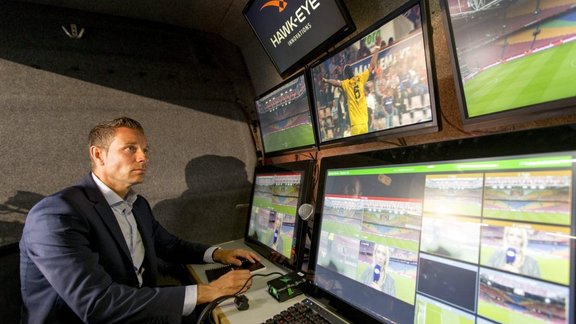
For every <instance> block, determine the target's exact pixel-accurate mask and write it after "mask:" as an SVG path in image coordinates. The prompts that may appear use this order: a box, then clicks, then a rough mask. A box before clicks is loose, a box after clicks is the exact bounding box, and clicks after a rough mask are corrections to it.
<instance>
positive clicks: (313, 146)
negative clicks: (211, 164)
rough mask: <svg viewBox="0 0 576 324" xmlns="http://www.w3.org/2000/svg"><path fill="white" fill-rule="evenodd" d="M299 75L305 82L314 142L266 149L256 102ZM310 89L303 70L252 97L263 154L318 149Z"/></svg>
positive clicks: (273, 154)
mask: <svg viewBox="0 0 576 324" xmlns="http://www.w3.org/2000/svg"><path fill="white" fill-rule="evenodd" d="M300 77H301V78H303V79H304V84H305V89H306V90H305V91H306V102H307V104H308V114H309V115H310V123H311V127H312V133H313V136H314V143H312V144H307V145H300V146H295V147H291V148H287V149H283V150H276V151H267V150H266V146H265V144H264V133H263V132H262V122H261V117H260V113H259V112H258V108H257V107H256V102H257V101H258V100H261V99H262V98H264V97H266V96H268V95H270V94H271V93H273V92H275V91H277V90H278V89H280V88H282V87H284V86H286V85H287V84H289V83H290V82H292V81H294V80H296V79H298V78H300ZM310 89H311V88H310V84H309V81H308V78H307V77H306V74H305V73H304V71H300V72H298V73H296V74H294V75H292V76H290V78H288V79H286V80H284V81H282V82H280V83H279V84H277V85H276V86H274V87H273V88H271V89H269V90H267V91H265V92H263V93H262V94H261V95H259V96H257V97H256V98H254V106H255V107H256V108H255V109H256V116H257V118H258V129H259V132H260V133H259V134H260V144H261V145H262V153H263V154H264V156H269V157H274V156H279V155H283V154H288V153H302V152H309V151H314V150H317V149H318V138H317V134H316V119H315V118H314V114H313V108H312V101H311V95H310Z"/></svg>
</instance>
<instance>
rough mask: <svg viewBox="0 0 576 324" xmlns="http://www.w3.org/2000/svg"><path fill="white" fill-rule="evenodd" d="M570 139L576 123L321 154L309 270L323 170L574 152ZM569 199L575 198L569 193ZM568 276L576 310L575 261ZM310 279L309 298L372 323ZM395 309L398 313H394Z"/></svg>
mask: <svg viewBox="0 0 576 324" xmlns="http://www.w3.org/2000/svg"><path fill="white" fill-rule="evenodd" d="M518 143H527V145H519V144H518ZM575 143H576V124H571V125H561V126H554V127H546V128H538V129H530V130H524V131H518V132H511V133H501V134H493V135H486V136H481V137H473V138H466V139H458V140H450V141H444V142H438V143H431V144H421V145H414V146H410V147H400V148H393V149H387V150H379V151H369V152H363V153H355V154H348V155H343V156H337V157H328V158H324V159H322V161H321V166H320V171H319V175H318V191H317V195H318V196H317V198H316V200H317V205H316V211H315V219H314V227H313V237H312V246H311V252H310V264H309V269H310V270H311V271H312V272H315V271H316V264H317V262H318V257H319V255H318V253H319V252H318V251H319V248H320V247H319V242H320V240H319V238H320V227H319V225H318V224H321V222H322V218H323V215H322V211H323V203H324V200H323V195H324V192H325V190H326V179H327V172H328V170H334V169H350V168H358V167H373V166H382V167H390V166H396V165H398V166H399V167H403V166H405V165H410V164H415V163H426V162H432V163H433V162H438V161H454V160H469V159H482V158H493V157H501V156H502V157H507V156H515V155H531V154H540V153H542V154H546V153H562V152H568V151H571V152H574V151H576V144H575ZM573 179H574V176H573ZM573 181H574V180H573ZM574 186H576V183H573V184H572V187H574ZM572 197H574V194H573V193H572ZM572 199H573V200H572V207H571V209H572V215H573V216H574V215H575V214H576V213H575V212H574V208H576V207H575V206H574V203H575V202H574V198H572ZM570 231H571V232H572V233H576V219H575V218H574V217H572V223H571V225H570ZM572 235H574V234H572ZM574 242H575V241H574V238H572V239H571V242H570V243H571V244H570V246H571V247H570V250H571V254H572V258H573V256H574V253H575V252H576V251H575V249H574V246H575V244H574ZM419 267H420V266H419ZM324 271H325V270H324ZM569 276H570V287H569V288H570V292H569V301H570V304H568V305H567V307H569V309H570V310H571V311H573V310H574V309H576V263H575V262H572V264H571V265H570V269H569ZM315 279H316V278H313V279H312V280H311V281H310V282H309V286H308V291H309V293H310V294H311V295H312V296H315V297H317V298H320V299H323V300H324V301H325V302H326V303H328V304H330V305H331V306H332V307H334V308H335V309H336V310H337V311H338V312H339V313H340V314H344V315H346V316H347V317H348V319H350V320H352V321H353V322H372V321H374V320H375V318H373V317H371V316H370V315H369V314H367V313H365V312H363V311H361V310H360V309H358V308H357V307H355V306H353V305H350V304H347V303H346V302H345V301H343V300H342V299H341V298H339V297H338V296H337V294H336V292H335V290H327V289H324V288H322V287H320V286H319V285H317V284H316V283H315V282H314V280H315ZM324 279H325V278H324ZM347 280H348V279H347ZM336 285H338V283H336ZM381 307H382V308H385V307H395V305H394V303H393V302H391V301H389V300H386V301H381ZM414 307H416V305H414ZM399 312H400V311H398V312H397V313H399ZM567 316H568V317H567V321H568V322H569V323H572V322H573V321H574V320H575V317H574V314H567Z"/></svg>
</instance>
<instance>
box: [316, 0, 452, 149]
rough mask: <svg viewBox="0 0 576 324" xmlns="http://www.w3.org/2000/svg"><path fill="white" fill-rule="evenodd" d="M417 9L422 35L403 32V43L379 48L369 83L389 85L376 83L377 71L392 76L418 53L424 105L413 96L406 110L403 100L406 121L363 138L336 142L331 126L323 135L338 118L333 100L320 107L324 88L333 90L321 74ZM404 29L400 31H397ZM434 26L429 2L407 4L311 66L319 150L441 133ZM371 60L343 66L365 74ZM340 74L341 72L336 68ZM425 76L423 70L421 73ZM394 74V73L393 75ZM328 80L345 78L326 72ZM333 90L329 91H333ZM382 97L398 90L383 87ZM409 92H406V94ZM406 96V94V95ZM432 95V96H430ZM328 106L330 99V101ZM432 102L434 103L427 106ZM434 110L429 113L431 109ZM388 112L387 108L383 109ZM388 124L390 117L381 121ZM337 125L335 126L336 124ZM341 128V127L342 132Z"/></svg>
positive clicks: (339, 138) (338, 138)
mask: <svg viewBox="0 0 576 324" xmlns="http://www.w3.org/2000/svg"><path fill="white" fill-rule="evenodd" d="M415 6H419V8H420V26H418V25H416V28H415V30H419V29H420V30H421V33H413V31H411V32H410V33H407V32H405V31H401V32H400V33H401V34H402V36H403V37H402V39H396V40H395V42H394V43H393V45H392V46H390V45H388V43H387V45H388V46H387V47H384V48H380V53H379V56H378V61H379V62H378V63H377V68H376V69H375V70H374V72H373V73H372V75H371V76H370V78H369V81H368V82H370V81H377V82H374V83H375V86H374V89H376V85H377V84H378V82H380V80H384V79H385V77H383V76H382V77H379V80H375V72H377V70H378V69H381V70H382V73H381V75H384V73H388V71H393V70H400V69H399V65H400V64H394V63H391V62H397V61H400V60H401V58H402V57H403V56H404V55H406V54H405V53H406V52H411V53H418V56H417V58H418V60H417V62H418V63H419V64H425V67H424V69H423V70H424V71H425V72H426V81H425V82H421V86H423V87H424V88H423V90H422V91H424V94H423V96H416V95H414V96H413V97H418V99H419V98H424V99H421V100H419V101H418V100H415V101H413V99H412V97H411V98H410V99H409V100H410V101H408V104H407V105H405V104H404V103H406V102H407V101H406V100H408V99H406V100H404V99H401V101H402V106H406V108H401V109H403V110H404V111H403V114H400V115H399V116H398V117H397V118H398V119H399V120H401V119H404V122H398V123H396V122H394V125H392V126H390V125H386V126H379V127H378V128H376V129H370V130H369V131H368V133H364V134H359V135H353V136H351V135H338V136H334V137H333V138H331V136H330V135H329V134H327V133H328V132H329V131H330V129H328V128H329V127H330V126H328V127H327V130H326V131H324V130H323V129H322V127H323V126H322V125H323V124H326V123H328V124H329V123H330V120H332V119H334V117H333V116H332V112H330V110H332V111H334V110H335V109H333V108H334V104H333V103H332V101H331V100H330V99H328V101H330V102H329V103H328V102H327V103H321V102H320V98H321V97H322V94H321V91H322V87H325V86H328V85H324V84H322V75H321V71H323V70H324V71H327V70H329V68H327V67H326V66H328V65H329V64H330V60H332V59H333V58H337V57H338V56H341V55H345V53H346V52H348V51H350V50H353V49H355V48H356V47H358V46H359V44H360V42H364V43H366V42H367V41H366V40H369V41H368V42H369V43H373V39H375V38H376V37H375V36H374V35H375V34H376V33H379V32H380V29H381V28H388V27H390V28H392V27H394V26H391V25H389V24H392V23H393V22H394V20H395V19H397V18H401V16H403V14H405V13H409V10H410V9H411V8H413V7H415ZM398 29H399V30H400V29H401V28H398ZM431 35H432V26H431V19H430V14H429V9H428V3H427V1H426V0H410V1H408V2H406V3H404V4H403V5H402V6H400V7H398V8H397V9H396V10H394V11H393V12H391V13H389V14H386V15H385V16H384V17H383V18H382V19H380V20H378V21H377V22H376V23H374V24H372V25H371V26H370V27H368V28H366V29H365V30H364V31H362V32H361V33H359V34H358V35H355V36H354V37H353V38H351V39H350V40H348V41H347V42H346V43H344V44H342V45H340V46H339V47H337V48H336V49H334V50H332V51H330V52H329V53H328V54H327V55H325V56H323V57H321V58H320V59H318V60H317V61H315V62H313V63H312V64H310V66H309V67H308V69H307V70H308V76H309V79H310V85H311V90H312V91H311V96H312V99H313V107H314V113H315V117H316V125H317V132H318V134H317V139H318V145H319V148H320V149H323V148H330V147H335V146H342V145H351V144H359V143H363V142H367V141H373V140H382V139H394V138H401V137H404V136H408V135H417V134H426V133H432V132H437V131H438V130H439V129H440V126H441V125H440V119H439V114H438V111H437V110H438V104H437V97H438V95H437V91H438V89H437V85H436V69H435V66H434V59H433V56H434V53H433V42H432V37H431ZM382 40H383V41H389V39H382ZM411 47H412V48H416V50H413V49H410V48H411ZM407 49H410V50H409V51H407ZM373 50H374V48H372V49H371V50H370V51H371V53H372V51H373ZM420 51H421V52H423V53H422V54H420ZM420 55H423V56H424V58H421V56H420ZM371 56H372V54H370V55H369V56H368V57H364V58H363V59H361V60H358V61H351V62H343V64H344V63H345V65H352V66H353V67H354V69H355V71H363V70H364V69H365V67H367V66H368V63H369V61H370V57H371ZM407 61H410V64H411V63H412V61H415V60H414V59H412V60H407ZM336 70H337V69H336ZM341 70H343V67H342V68H341ZM418 71H421V70H418ZM390 73H391V72H390ZM324 76H325V77H326V78H327V79H341V77H340V76H341V73H340V74H337V73H324ZM382 83H383V84H385V82H384V81H382ZM328 87H330V86H328ZM396 88H400V87H399V86H397V87H396ZM381 89H382V90H381V92H387V91H393V90H394V89H393V88H392V87H388V86H381ZM339 90H340V92H341V93H342V92H343V89H339ZM402 92H404V91H402ZM405 93H407V92H405ZM408 95H409V94H406V96H408ZM340 96H341V97H344V101H345V95H344V94H343V93H342V94H341V95H340ZM426 96H427V97H426ZM382 98H383V99H382V101H383V103H382V105H381V106H384V97H383V96H382ZM325 101H326V100H325ZM428 102H429V104H428ZM412 103H414V104H413V105H412ZM428 106H429V109H428V108H427V107H428ZM382 109H384V108H382ZM328 115H329V118H327V119H330V120H328V121H325V122H323V121H322V119H324V117H323V116H328ZM374 115H376V113H374ZM382 119H385V118H382ZM333 123H335V122H333ZM333 128H334V129H336V128H337V127H336V125H334V127H333ZM341 128H342V127H341ZM342 132H343V130H342V129H341V130H340V133H342ZM333 133H336V131H334V132H333Z"/></svg>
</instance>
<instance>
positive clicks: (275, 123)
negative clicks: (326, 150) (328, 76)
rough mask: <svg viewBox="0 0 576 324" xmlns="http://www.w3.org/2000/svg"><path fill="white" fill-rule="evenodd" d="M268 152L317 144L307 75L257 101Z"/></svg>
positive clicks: (265, 150) (263, 139)
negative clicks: (307, 86)
mask: <svg viewBox="0 0 576 324" xmlns="http://www.w3.org/2000/svg"><path fill="white" fill-rule="evenodd" d="M256 111H257V112H258V120H259V121H260V133H261V136H262V142H263V145H264V152H265V153H274V152H282V151H288V150H293V149H298V148H307V147H313V146H314V145H315V144H316V140H315V137H314V128H313V126H312V117H311V110H310V106H309V101H308V92H307V89H306V82H305V79H304V74H300V75H299V76H298V77H296V78H294V79H292V80H289V81H287V83H285V84H282V85H280V86H279V87H278V88H276V89H274V90H272V91H271V92H269V93H267V94H265V95H264V96H262V97H260V98H258V99H257V100H256Z"/></svg>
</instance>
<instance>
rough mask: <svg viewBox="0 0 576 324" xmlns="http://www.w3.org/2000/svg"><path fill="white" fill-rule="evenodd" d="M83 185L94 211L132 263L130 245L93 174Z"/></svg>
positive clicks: (89, 175)
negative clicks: (92, 203) (127, 243)
mask: <svg viewBox="0 0 576 324" xmlns="http://www.w3.org/2000/svg"><path fill="white" fill-rule="evenodd" d="M82 185H83V186H84V188H86V195H87V197H88V199H90V200H91V201H92V202H94V209H95V210H96V213H98V215H99V216H100V218H102V221H103V223H104V224H105V225H106V227H107V228H108V230H109V231H110V234H111V236H112V237H113V238H114V240H115V241H116V244H118V246H119V247H120V249H121V250H122V252H123V253H124V254H125V256H126V257H127V258H128V260H130V262H132V256H131V255H130V250H129V249H128V245H126V240H125V239H124V235H123V234H122V230H121V229H120V225H118V221H117V220H116V216H114V213H113V212H112V208H110V206H109V205H108V202H107V201H106V198H104V195H102V192H101V191H100V189H98V186H97V185H96V182H94V179H92V174H88V176H86V177H85V178H84V180H83V181H82Z"/></svg>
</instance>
